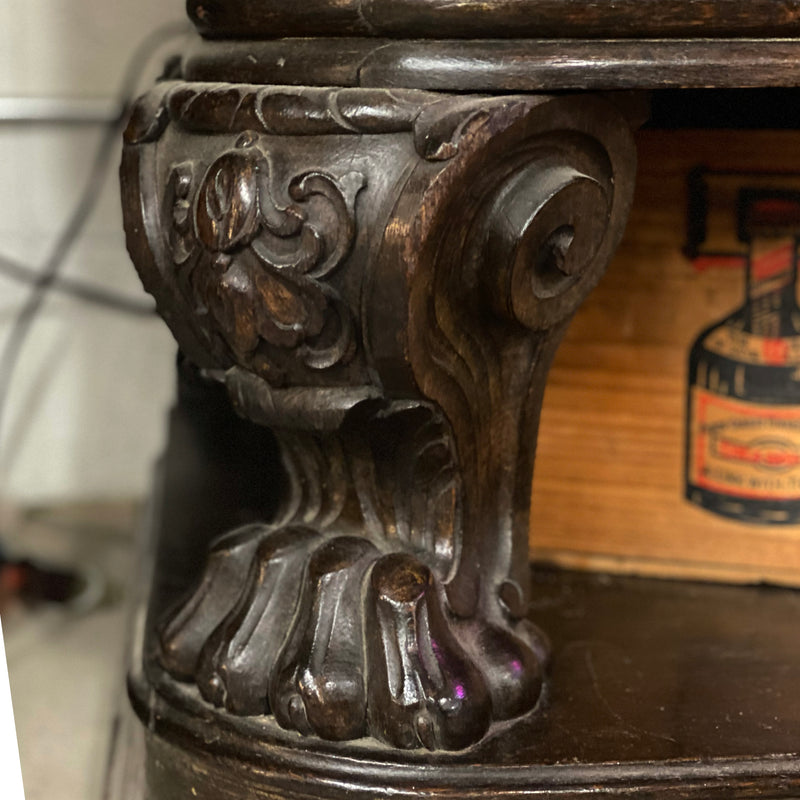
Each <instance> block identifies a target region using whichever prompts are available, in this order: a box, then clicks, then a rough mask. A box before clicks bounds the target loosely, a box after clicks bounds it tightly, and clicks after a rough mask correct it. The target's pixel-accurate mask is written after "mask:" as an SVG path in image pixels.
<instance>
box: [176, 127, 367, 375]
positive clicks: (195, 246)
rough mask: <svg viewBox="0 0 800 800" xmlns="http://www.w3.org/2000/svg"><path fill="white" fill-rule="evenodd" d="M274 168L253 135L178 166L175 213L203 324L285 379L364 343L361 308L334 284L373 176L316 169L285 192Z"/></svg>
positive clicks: (184, 281) (236, 353) (183, 277)
mask: <svg viewBox="0 0 800 800" xmlns="http://www.w3.org/2000/svg"><path fill="white" fill-rule="evenodd" d="M274 173H275V170H274V168H273V166H272V164H271V162H270V156H269V153H268V152H265V151H264V150H262V148H261V147H260V146H259V138H258V136H257V135H255V134H252V133H245V134H242V135H241V136H240V137H239V139H238V140H237V142H236V144H235V146H234V147H233V148H232V149H230V150H227V151H225V152H223V153H222V154H220V155H219V156H218V157H217V158H216V159H214V161H213V162H212V163H211V164H210V165H209V166H208V167H207V168H205V169H204V170H203V169H201V168H200V167H199V166H198V165H197V164H196V163H193V162H181V163H177V164H175V165H174V166H173V167H172V170H171V172H170V176H169V178H168V182H167V187H168V188H167V194H166V198H165V199H166V202H165V208H166V213H168V214H169V220H168V223H167V226H166V228H167V230H168V238H169V244H170V249H171V252H172V255H173V259H174V262H175V267H176V270H177V271H178V273H179V275H178V285H179V286H180V287H181V291H182V292H183V294H184V296H185V299H186V300H187V301H188V302H189V303H190V304H191V306H192V308H193V309H194V311H195V314H196V319H197V321H198V324H199V325H200V327H201V329H203V331H204V333H205V334H206V336H207V338H208V339H209V340H210V341H212V340H214V339H217V340H221V341H222V342H224V345H225V347H226V348H227V349H228V351H229V352H230V356H231V360H232V362H233V363H236V364H238V365H240V366H243V367H245V368H246V369H250V370H252V371H253V372H254V373H255V374H257V375H259V376H261V377H262V378H264V379H266V380H267V381H268V382H269V383H270V384H272V385H276V386H279V385H281V384H283V383H284V382H285V381H286V375H287V372H288V371H290V370H291V369H292V368H293V366H294V365H295V364H296V363H297V362H298V361H299V362H300V363H301V364H302V365H303V366H305V367H307V368H308V369H310V370H324V369H328V368H330V367H332V366H334V365H336V364H340V363H342V364H344V363H347V361H348V359H349V358H350V357H351V356H352V355H353V354H354V352H355V350H356V347H357V342H356V337H355V330H356V328H355V323H354V320H353V316H352V313H351V311H350V309H349V308H348V307H347V304H346V303H345V301H344V300H343V299H342V297H341V295H340V294H339V292H338V290H337V289H336V288H335V287H334V286H333V285H332V284H331V283H330V282H328V281H326V280H325V279H326V278H327V277H328V276H329V275H331V273H333V272H334V270H336V268H337V267H338V266H339V265H340V264H341V263H342V261H343V260H344V259H345V258H346V257H347V255H348V254H349V251H350V249H351V247H352V244H353V239H354V236H355V203H356V198H357V196H358V194H359V192H360V191H361V189H362V188H363V187H364V185H365V183H366V181H365V178H364V176H363V174H361V173H360V172H349V173H347V174H345V175H343V176H341V177H339V178H337V177H333V176H331V175H329V174H327V173H325V172H322V171H318V170H312V171H308V172H305V173H302V174H300V175H298V176H296V177H295V178H293V179H292V180H291V181H290V182H289V184H288V186H287V187H285V190H284V192H282V191H281V189H280V187H277V186H275V185H274ZM282 194H285V200H284V199H281V196H282Z"/></svg>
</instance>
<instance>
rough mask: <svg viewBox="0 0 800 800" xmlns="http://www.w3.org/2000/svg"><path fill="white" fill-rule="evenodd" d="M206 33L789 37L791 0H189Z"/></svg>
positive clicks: (799, 7)
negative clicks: (297, 0) (292, 1)
mask: <svg viewBox="0 0 800 800" xmlns="http://www.w3.org/2000/svg"><path fill="white" fill-rule="evenodd" d="M187 10H188V12H189V16H190V17H191V18H192V20H193V21H194V22H195V24H196V25H197V27H198V29H199V30H200V31H201V33H203V34H204V35H205V36H214V37H223V38H231V37H247V38H251V39H257V38H274V37H280V36H348V35H358V36H387V37H394V38H397V37H402V38H407V39H415V38H448V37H453V38H478V37H518V36H525V37H547V38H556V37H582V38H595V37H603V38H608V37H615V38H616V37H636V38H646V37H648V36H652V37H660V36H664V37H670V36H699V37H708V36H792V35H796V34H797V32H798V28H800V4H798V3H797V2H796V0H789V1H788V2H776V0H615V2H613V3H611V2H586V0H493V2H481V1H480V0H467V1H466V2H456V3H454V2H451V0H306V2H303V3H296V4H287V3H285V2H282V1H281V0H228V2H208V0H188V2H187Z"/></svg>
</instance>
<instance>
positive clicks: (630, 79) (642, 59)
mask: <svg viewBox="0 0 800 800" xmlns="http://www.w3.org/2000/svg"><path fill="white" fill-rule="evenodd" d="M481 36H483V37H485V36H486V32H483V33H482V34H481ZM518 37H519V31H517V35H516V37H515V38H513V39H508V40H502V39H486V38H481V39H474V40H468V41H452V40H443V39H430V40H412V41H393V40H390V39H368V38H345V39H333V38H321V39H277V40H272V41H240V42H232V41H225V42H217V41H202V40H198V41H197V42H196V43H195V44H194V45H193V46H192V47H191V48H190V50H189V51H188V52H187V54H186V56H185V59H184V72H185V75H186V77H187V78H188V79H190V80H194V81H211V80H225V81H230V82H236V81H242V82H247V83H265V84H269V83H275V84H284V85H285V84H290V85H291V84H295V85H310V86H334V85H335V86H374V87H381V88H386V87H398V88H402V89H428V90H436V91H473V92H501V91H505V92H515V91H523V92H532V91H556V90H560V89H592V90H606V89H665V88H740V87H761V86H772V87H776V86H796V85H798V83H800V67H798V63H800V41H798V40H796V39H752V38H749V39H748V38H739V39H718V40H713V39H697V40H692V39H674V40H669V39H647V38H644V39H637V40H624V39H619V38H615V39H613V40H599V41H588V40H572V39H564V38H558V39H521V38H518Z"/></svg>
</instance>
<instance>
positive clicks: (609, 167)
mask: <svg viewBox="0 0 800 800" xmlns="http://www.w3.org/2000/svg"><path fill="white" fill-rule="evenodd" d="M416 139H417V148H418V150H420V151H421V153H423V154H425V155H426V156H427V157H428V162H427V163H424V164H421V165H420V167H419V168H418V169H417V171H416V172H415V174H414V175H412V176H411V178H410V179H409V181H408V182H407V184H406V187H405V190H404V192H403V195H402V196H401V199H400V202H399V203H398V204H397V206H396V210H395V216H394V218H393V219H392V221H391V222H390V224H389V225H388V226H387V228H386V235H385V238H384V242H383V247H382V251H381V254H380V257H379V259H378V263H379V273H380V278H379V279H375V280H374V281H373V284H372V290H373V294H372V297H371V299H370V303H371V307H372V308H375V309H380V308H382V307H385V305H386V304H387V303H389V302H390V299H389V298H388V297H387V296H386V294H385V293H384V289H383V287H389V288H390V291H392V292H393V296H394V302H395V304H396V303H397V302H398V301H397V297H398V295H400V296H403V297H404V298H405V300H406V302H407V304H408V305H407V309H406V310H407V315H408V316H407V321H405V322H404V325H403V326H402V327H401V329H398V330H387V329H386V326H385V325H384V326H383V327H382V329H381V330H378V329H377V328H376V325H375V324H374V323H373V324H372V325H370V326H369V330H370V332H371V333H372V339H371V343H372V347H373V356H374V358H375V359H376V362H377V363H381V364H382V365H383V366H384V369H383V372H384V374H386V375H391V376H400V380H401V381H413V382H415V383H416V385H417V386H418V387H419V389H420V390H421V391H422V393H423V394H424V395H425V396H426V397H428V398H430V399H431V400H433V401H435V402H436V403H437V404H438V405H439V406H440V407H441V408H442V409H443V410H444V412H445V414H446V416H447V418H448V420H449V422H450V425H451V426H452V429H453V432H454V436H455V441H456V449H457V454H458V459H459V462H460V466H461V470H462V479H463V486H464V530H463V534H462V536H461V537H460V538H461V549H460V553H459V556H458V559H457V563H456V566H455V568H454V571H453V573H452V574H451V578H450V580H449V583H448V587H447V591H448V599H449V603H450V606H451V609H452V610H453V611H454V612H455V613H457V614H458V615H460V616H465V617H469V616H472V615H473V614H474V613H475V612H476V610H477V609H478V608H479V607H480V609H481V613H482V614H483V615H486V616H488V617H489V618H493V617H494V618H500V617H506V618H509V619H515V618H518V617H520V616H522V615H523V614H524V612H525V608H526V606H527V594H526V592H527V589H526V587H527V576H526V572H527V561H528V559H527V552H528V520H529V513H530V486H531V480H532V475H533V462H534V454H535V443H536V436H537V429H538V420H539V413H540V409H541V402H542V396H543V391H544V385H545V379H546V374H547V370H548V368H549V365H550V362H551V360H552V357H553V355H554V352H555V349H556V347H557V345H558V342H559V341H560V338H561V336H562V335H563V332H564V331H565V329H566V326H567V324H568V322H569V320H570V318H571V316H572V314H573V313H574V311H575V310H576V309H577V307H578V306H579V305H580V303H581V301H582V300H583V299H584V298H585V297H586V295H587V294H588V293H589V292H590V291H591V289H592V288H593V287H594V286H595V285H596V283H597V282H598V280H599V279H600V277H601V275H602V273H603V271H604V269H605V267H606V265H607V262H608V260H609V259H610V257H611V255H612V253H613V251H614V249H615V247H616V246H617V244H618V242H619V239H620V237H621V234H622V231H623V228H624V224H625V220H626V218H627V213H628V209H629V206H630V201H631V194H632V186H633V176H634V172H635V150H634V145H633V141H632V137H631V134H630V130H629V126H628V124H627V122H626V120H625V119H624V118H623V117H622V114H621V113H620V112H619V111H618V110H617V109H616V107H615V106H613V105H612V104H611V103H609V102H606V101H604V100H602V99H598V98H585V97H583V98H580V99H577V98H546V97H544V98H543V97H538V98H519V97H506V98H498V99H489V100H486V99H481V100H475V99H468V100H463V99H459V100H454V99H451V100H450V101H446V102H443V103H442V104H441V105H439V106H438V107H430V108H428V109H426V110H425V111H424V112H423V113H422V114H421V115H420V118H419V119H418V121H417V127H416ZM433 159H435V160H437V161H438V162H439V163H438V164H437V166H438V169H435V168H434V163H433V161H432V160H433ZM403 220H406V222H403ZM400 286H402V287H403V291H402V292H400V291H398V288H399V287H400ZM397 341H400V342H402V346H401V347H400V348H399V351H398V350H395V352H404V353H405V354H406V356H405V359H406V363H407V365H408V367H407V369H406V371H405V372H403V370H402V368H401V364H400V363H399V361H393V360H392V359H393V355H392V348H391V346H390V343H392V342H397Z"/></svg>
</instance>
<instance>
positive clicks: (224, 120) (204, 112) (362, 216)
mask: <svg viewBox="0 0 800 800" xmlns="http://www.w3.org/2000/svg"><path fill="white" fill-rule="evenodd" d="M633 170H634V155H633V145H632V141H631V137H630V134H629V130H628V125H627V123H626V121H625V119H624V118H623V115H622V114H621V113H620V112H619V110H618V109H617V108H616V107H615V106H614V105H612V104H611V103H610V102H608V101H606V100H603V99H599V98H593V97H583V98H575V97H559V98H555V97H544V96H508V97H501V98H491V97H462V96H443V95H437V94H431V93H427V92H419V91H401V90H392V91H390V90H384V89H338V90H337V89H309V88H302V87H269V86H267V87H265V86H250V85H236V84H198V83H182V82H176V83H166V84H162V85H161V86H159V87H158V88H157V89H156V90H155V91H154V92H152V93H151V94H150V95H148V96H146V97H145V98H143V99H142V101H140V103H139V105H138V107H137V109H136V111H135V113H134V116H133V118H132V121H131V124H130V126H129V128H128V131H127V133H126V148H125V155H124V161H123V168H122V176H123V190H124V207H125V214H126V229H127V232H128V245H129V249H130V251H131V254H132V256H133V259H134V261H135V263H136V266H137V268H138V270H139V272H140V274H141V277H142V280H143V282H144V284H145V286H146V288H147V289H148V290H149V291H150V292H151V293H152V294H153V295H154V296H155V298H156V300H157V302H158V305H159V309H160V311H161V313H162V315H163V316H164V318H165V319H166V321H167V323H168V324H169V325H170V327H171V329H172V331H173V333H174V334H175V337H176V338H177V340H178V342H179V344H180V345H181V348H182V349H183V351H184V352H185V353H186V354H187V356H188V357H189V358H190V359H191V360H192V361H193V362H194V363H195V364H196V365H197V366H198V367H199V368H200V369H201V370H202V371H203V374H205V375H206V376H207V378H208V379H209V380H217V381H220V382H221V383H223V384H224V385H225V386H226V387H227V390H228V392H229V394H230V397H231V399H232V401H233V403H234V405H235V407H236V408H237V410H238V411H239V412H240V413H241V414H242V415H244V416H246V417H248V418H250V419H252V420H254V421H255V422H258V423H260V424H263V425H266V426H269V427H270V428H272V429H273V431H274V432H275V434H276V436H277V439H278V441H279V443H280V448H281V453H282V455H281V460H282V468H283V471H284V473H285V476H286V485H287V486H288V490H287V491H286V492H285V493H284V496H283V497H282V506H281V509H280V511H279V512H278V514H277V516H276V517H275V518H274V519H271V520H265V521H264V523H263V524H256V525H251V526H248V527H246V528H243V529H239V530H236V531H233V532H231V533H229V534H227V535H226V536H224V537H223V538H221V539H219V540H218V541H217V542H216V543H215V544H214V546H213V547H212V550H211V552H210V554H209V557H208V562H207V565H206V567H205V569H204V571H203V573H202V575H201V577H200V579H199V582H198V584H197V586H196V588H195V590H194V592H193V593H192V594H191V595H190V596H189V597H187V598H186V599H185V600H184V601H183V602H182V603H181V604H180V605H179V606H178V607H177V608H176V609H175V610H174V611H173V612H172V614H171V615H169V616H168V618H166V619H164V620H163V621H162V625H161V632H160V645H159V647H158V648H157V651H154V652H153V653H152V654H150V655H149V656H148V663H147V665H146V668H147V672H148V676H149V679H150V680H151V682H152V683H153V684H154V685H158V686H161V687H162V690H163V691H165V692H171V693H172V694H171V696H172V697H173V698H175V702H176V703H180V702H182V700H181V698H183V699H184V700H185V701H186V702H187V703H188V702H189V700H188V699H187V698H190V697H191V696H192V692H193V691H194V689H192V686H195V687H196V688H197V690H199V692H200V695H201V696H202V698H203V702H204V703H205V704H206V707H207V708H208V709H209V713H212V714H213V715H216V716H214V719H217V720H220V719H222V718H224V719H225V721H226V722H225V724H226V725H229V726H230V725H233V726H236V725H245V726H248V727H247V730H250V731H252V730H253V724H254V722H253V720H254V719H256V720H257V724H258V725H261V726H263V727H265V728H268V727H269V726H270V725H272V724H273V723H272V719H274V720H275V721H276V722H277V723H278V725H280V726H281V727H283V728H288V729H293V730H296V731H299V732H300V733H302V734H313V735H316V736H318V737H321V738H322V739H328V740H350V739H356V738H360V737H364V736H369V737H373V738H374V739H377V740H380V741H382V742H385V743H387V744H389V745H392V746H394V747H397V748H428V749H430V750H460V749H463V748H466V747H468V746H470V745H472V744H474V743H476V742H478V741H479V740H481V739H482V738H483V737H484V736H486V734H487V733H488V732H489V731H490V729H491V728H492V725H493V724H494V723H497V722H501V721H504V720H510V719H513V718H516V717H518V716H520V715H523V714H525V713H526V712H528V711H530V710H532V709H533V708H534V707H535V706H536V704H537V701H538V699H539V696H540V692H541V687H542V683H543V679H544V672H545V665H546V660H547V644H546V641H545V638H544V636H543V635H542V634H541V633H540V632H539V631H538V630H536V629H535V628H534V627H533V626H532V625H531V624H530V623H529V622H527V621H526V619H525V615H526V610H527V606H528V584H529V580H528V559H527V542H528V515H529V505H530V485H531V478H532V471H533V461H534V451H535V442H536V434H537V425H538V418H539V410H540V407H541V401H542V394H543V391H544V385H545V378H546V374H547V369H548V367H549V364H550V361H551V358H552V356H553V353H554V351H555V348H556V347H557V345H558V342H559V339H560V337H561V336H562V334H563V332H564V330H565V327H566V325H567V324H568V321H569V319H570V317H571V315H572V314H573V312H574V311H575V309H576V308H577V307H578V305H579V304H580V302H581V301H582V300H583V298H584V297H585V296H586V295H587V294H588V292H589V291H590V290H591V289H592V288H593V286H594V285H595V284H596V283H597V281H598V280H599V278H600V276H601V274H602V271H603V269H604V268H605V265H606V263H607V262H608V260H609V258H610V256H611V254H612V252H613V250H614V248H615V246H616V244H617V242H618V240H619V237H620V235H621V231H622V227H623V225H624V221H625V219H626V215H627V211H628V206H629V203H630V195H631V185H632V175H633ZM164 687H166V688H164ZM192 702H194V701H192ZM215 709H216V710H215ZM266 715H270V716H266Z"/></svg>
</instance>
